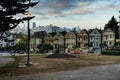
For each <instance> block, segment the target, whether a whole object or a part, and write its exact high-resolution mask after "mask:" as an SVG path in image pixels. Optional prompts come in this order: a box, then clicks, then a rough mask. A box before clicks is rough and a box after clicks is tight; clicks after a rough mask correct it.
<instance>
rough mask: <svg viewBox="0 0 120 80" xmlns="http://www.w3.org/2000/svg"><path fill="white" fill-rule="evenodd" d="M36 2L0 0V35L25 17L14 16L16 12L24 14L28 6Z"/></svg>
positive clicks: (28, 0) (29, 0)
mask: <svg viewBox="0 0 120 80" xmlns="http://www.w3.org/2000/svg"><path fill="white" fill-rule="evenodd" d="M36 4H38V2H31V0H0V33H2V34H1V35H0V36H3V34H4V33H5V32H6V31H9V30H11V29H13V28H15V27H16V26H17V25H18V24H19V23H20V22H23V21H24V20H26V19H25V18H19V17H17V18H16V15H17V14H25V13H26V12H27V10H28V9H29V7H33V6H35V5H36Z"/></svg>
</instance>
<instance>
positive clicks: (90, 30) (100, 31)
mask: <svg viewBox="0 0 120 80" xmlns="http://www.w3.org/2000/svg"><path fill="white" fill-rule="evenodd" d="M94 30H97V31H98V32H99V33H100V34H102V30H100V29H98V28H94V29H89V31H88V32H89V33H91V32H92V31H94Z"/></svg>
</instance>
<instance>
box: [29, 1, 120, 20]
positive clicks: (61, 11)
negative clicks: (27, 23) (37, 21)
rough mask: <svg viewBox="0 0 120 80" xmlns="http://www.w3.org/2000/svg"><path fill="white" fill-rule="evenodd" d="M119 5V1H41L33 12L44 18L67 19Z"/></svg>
mask: <svg viewBox="0 0 120 80" xmlns="http://www.w3.org/2000/svg"><path fill="white" fill-rule="evenodd" d="M96 4H98V5H96ZM118 5H120V1H119V0H41V1H40V3H39V4H38V5H37V6H35V7H34V8H33V9H31V11H32V12H33V14H37V15H42V16H46V15H47V16H53V17H65V16H69V15H85V14H92V13H94V10H102V9H105V10H106V9H109V8H114V7H116V6H118ZM93 7H94V9H93ZM43 19H44V18H43ZM46 19H47V18H46Z"/></svg>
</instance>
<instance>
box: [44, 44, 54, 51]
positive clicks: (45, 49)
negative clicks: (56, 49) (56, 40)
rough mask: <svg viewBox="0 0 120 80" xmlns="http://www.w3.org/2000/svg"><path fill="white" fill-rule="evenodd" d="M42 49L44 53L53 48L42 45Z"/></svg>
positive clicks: (48, 45)
mask: <svg viewBox="0 0 120 80" xmlns="http://www.w3.org/2000/svg"><path fill="white" fill-rule="evenodd" d="M42 49H43V50H44V51H48V50H51V49H53V46H52V45H50V44H43V45H42Z"/></svg>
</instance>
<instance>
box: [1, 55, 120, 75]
mask: <svg viewBox="0 0 120 80" xmlns="http://www.w3.org/2000/svg"><path fill="white" fill-rule="evenodd" d="M45 56H46V55H31V56H30V60H31V62H32V63H33V65H32V66H29V67H25V68H18V67H17V66H18V65H24V64H25V63H26V60H27V57H26V56H19V57H14V58H15V62H14V63H11V64H8V65H6V66H4V67H3V68H1V69H0V77H6V76H19V75H26V74H34V73H49V72H58V71H67V70H77V69H80V68H82V67H88V66H97V65H106V64H119V63H120V56H105V55H75V56H76V58H44V57H45Z"/></svg>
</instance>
